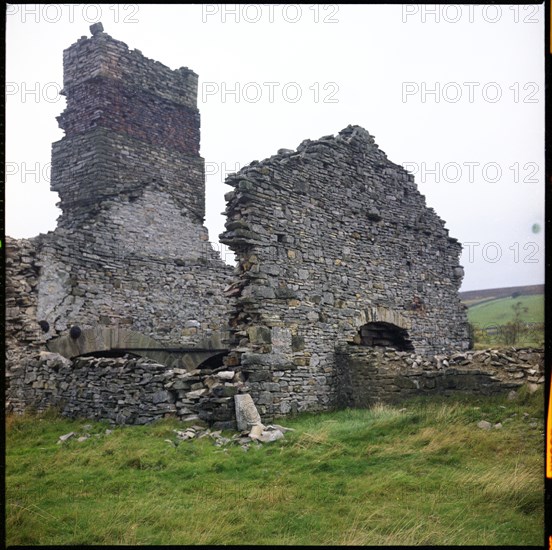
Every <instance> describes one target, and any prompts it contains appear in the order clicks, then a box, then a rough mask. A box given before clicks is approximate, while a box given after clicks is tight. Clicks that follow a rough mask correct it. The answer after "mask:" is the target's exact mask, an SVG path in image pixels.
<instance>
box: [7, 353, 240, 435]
mask: <svg viewBox="0 0 552 550" xmlns="http://www.w3.org/2000/svg"><path fill="white" fill-rule="evenodd" d="M240 391H244V385H243V382H242V378H241V376H240V374H239V373H236V372H232V371H227V370H225V369H223V368H222V369H221V368H219V369H201V371H200V370H194V371H190V372H189V371H186V370H185V369H176V368H175V369H172V368H169V367H167V366H166V365H162V364H159V363H155V362H153V361H151V360H149V359H144V358H138V357H129V356H126V357H117V358H109V357H79V358H76V359H74V360H72V361H71V360H69V359H66V358H65V357H62V356H61V355H58V354H57V353H49V352H44V351H42V352H39V353H35V354H34V355H33V356H32V357H29V358H27V359H26V361H24V362H22V363H21V364H20V365H19V366H18V367H17V372H16V376H14V377H13V383H12V385H11V389H10V392H9V394H8V397H7V402H6V405H7V410H8V411H10V412H13V413H22V412H24V411H25V410H29V409H33V410H35V411H44V410H46V409H48V408H49V407H55V408H58V409H59V410H60V412H61V414H63V415H64V416H68V417H71V418H89V419H96V420H109V421H110V422H113V423H117V424H147V423H149V422H153V421H155V420H159V419H161V418H165V417H167V416H171V417H176V418H178V419H180V420H185V421H190V422H196V423H197V422H200V421H203V422H204V423H206V424H209V425H212V426H214V427H215V428H224V429H232V428H235V427H236V426H235V410H234V398H233V396H234V395H235V394H237V393H238V392H240Z"/></svg>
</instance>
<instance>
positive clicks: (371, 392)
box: [336, 344, 544, 408]
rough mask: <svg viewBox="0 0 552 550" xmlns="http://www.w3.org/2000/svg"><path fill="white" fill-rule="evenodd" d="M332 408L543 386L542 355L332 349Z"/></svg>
mask: <svg viewBox="0 0 552 550" xmlns="http://www.w3.org/2000/svg"><path fill="white" fill-rule="evenodd" d="M336 364H337V372H338V376H337V380H338V406H339V407H354V408H357V407H370V406H372V405H374V404H375V403H378V402H388V403H397V402H400V401H402V400H404V399H405V398H408V397H414V396H418V395H426V396H427V395H436V394H440V395H451V394H453V393H458V392H461V393H469V394H480V395H493V394H498V393H504V392H505V391H508V390H510V391H511V390H515V389H518V388H519V387H520V386H522V385H524V384H529V387H530V389H531V390H534V389H536V387H537V385H538V384H543V383H544V355H543V352H542V350H534V349H515V348H507V349H500V350H481V351H469V352H462V353H454V354H452V355H448V356H445V355H441V356H436V357H431V358H424V357H421V356H420V355H416V354H415V353H407V352H399V351H396V350H392V349H387V350H377V349H373V348H367V347H364V346H351V345H347V344H345V345H342V346H339V347H338V349H337V350H336Z"/></svg>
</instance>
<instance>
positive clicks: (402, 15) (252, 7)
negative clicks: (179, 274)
mask: <svg viewBox="0 0 552 550" xmlns="http://www.w3.org/2000/svg"><path fill="white" fill-rule="evenodd" d="M236 8H237V12H235V13H232V12H231V10H234V9H236ZM435 8H436V9H437V13H432V12H431V10H435ZM98 20H101V21H102V23H103V25H104V29H105V31H106V32H107V33H108V34H110V35H111V36H112V37H113V38H115V39H117V40H122V41H123V42H125V43H126V44H127V45H128V46H129V47H130V48H131V49H134V48H137V49H139V50H141V51H142V53H143V54H144V55H145V56H146V57H149V58H152V59H155V60H158V61H160V62H162V63H163V64H165V65H167V66H169V67H170V68H171V69H177V68H178V67H181V66H187V67H189V68H191V69H193V70H194V71H195V72H196V73H197V74H198V75H199V94H198V95H199V97H198V107H199V110H200V113H201V132H202V133H201V155H202V156H203V157H204V158H205V161H206V170H207V184H206V189H207V199H206V201H207V203H206V207H207V215H206V226H207V227H208V229H209V235H210V238H211V241H213V242H214V243H217V244H216V245H215V246H217V247H219V249H220V250H221V252H222V255H223V257H225V256H226V257H227V259H229V258H231V257H232V254H231V253H230V252H229V251H227V250H225V249H223V247H222V246H220V245H218V235H219V234H220V233H221V232H222V231H223V230H224V216H223V215H222V214H221V213H222V212H223V211H224V208H225V201H224V194H225V193H226V192H228V191H229V190H230V188H229V187H227V186H226V185H224V183H223V182H224V172H233V171H235V170H236V169H238V168H240V167H241V166H244V165H246V164H249V162H251V161H252V160H262V159H264V158H267V157H269V156H271V155H273V154H275V153H276V151H277V150H278V149H280V148H289V149H295V148H296V147H297V146H298V145H299V143H300V142H301V141H303V140H304V139H307V138H309V139H318V138H320V137H322V136H324V135H328V134H336V133H337V132H339V131H340V130H341V129H343V128H344V127H345V126H347V125H348V124H358V125H360V126H363V127H364V128H366V129H367V130H368V131H369V132H370V133H371V134H372V135H374V136H375V138H376V142H377V143H378V145H379V146H380V148H381V149H382V150H383V151H385V152H386V153H387V156H388V158H389V159H390V160H391V161H393V162H395V163H397V164H401V165H403V166H405V168H407V169H409V170H410V171H412V172H415V178H416V182H417V183H418V187H419V190H420V192H421V193H422V194H424V195H425V197H426V200H427V204H428V206H430V207H433V208H434V209H435V210H436V212H437V213H438V214H439V216H440V217H441V218H443V219H444V220H445V221H446V226H447V228H448V229H449V230H450V234H451V236H453V237H456V238H457V239H458V240H459V241H460V242H461V243H463V244H464V252H463V255H462V258H461V262H460V263H461V264H462V265H463V266H464V268H465V273H466V275H465V277H464V282H463V285H462V288H461V290H474V289H483V288H493V287H503V286H516V285H525V284H539V283H542V282H543V281H544V236H543V226H544V7H543V5H540V6H506V5H502V6H467V5H456V6H452V5H451V6H437V7H435V6H430V5H418V4H405V5H403V6H396V5H367V6H355V5H346V6H344V5H332V4H326V5H307V4H302V5H293V4H292V5H286V4H280V5H274V6H271V7H269V5H267V4H246V5H231V4H228V5H220V4H206V5H180V6H179V5H163V6H159V5H143V4H50V5H33V4H28V5H17V4H12V5H10V6H8V11H7V43H6V50H7V58H6V59H7V65H6V80H7V88H6V89H7V110H6V111H7V114H6V118H7V120H6V122H7V125H6V138H7V139H6V141H7V145H6V160H7V173H8V177H7V182H6V233H7V234H8V235H10V236H12V237H32V236H34V235H37V234H39V233H45V232H47V231H50V230H53V229H54V228H55V226H56V218H57V216H58V215H59V210H58V209H57V208H56V207H55V203H56V202H57V201H58V200H59V199H58V196H57V193H52V192H50V190H49V163H50V154H51V143H52V142H54V141H57V140H59V139H61V138H62V137H63V132H62V131H61V130H60V129H59V128H58V126H57V121H56V119H55V117H56V116H57V115H59V114H60V113H61V112H62V111H63V109H64V108H65V99H64V98H63V97H62V96H58V94H57V92H58V91H59V89H61V84H62V80H63V66H62V53H63V50H64V49H65V48H67V47H69V46H70V45H71V44H73V43H74V42H75V41H76V40H77V39H78V38H79V37H80V36H83V35H86V36H90V31H89V25H90V24H91V23H94V22H96V21H98ZM268 83H273V84H268ZM232 90H236V91H237V92H238V93H237V94H236V93H232ZM432 90H433V93H432ZM435 91H437V93H435ZM271 92H272V93H271ZM298 94H300V98H299V99H298V100H297V101H295V99H296V98H297V97H298ZM436 169H437V173H438V176H437V177H438V179H439V181H436V175H435V170H436ZM470 243H471V244H470Z"/></svg>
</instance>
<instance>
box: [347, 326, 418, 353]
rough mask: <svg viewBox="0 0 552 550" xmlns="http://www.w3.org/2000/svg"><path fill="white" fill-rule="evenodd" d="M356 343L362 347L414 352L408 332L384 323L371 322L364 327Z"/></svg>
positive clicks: (356, 338) (361, 328)
mask: <svg viewBox="0 0 552 550" xmlns="http://www.w3.org/2000/svg"><path fill="white" fill-rule="evenodd" d="M354 343H355V344H358V345H360V346H369V347H376V348H377V347H389V348H394V349H396V350H398V351H414V346H413V345H412V342H411V341H410V336H409V334H408V331H407V330H406V329H404V328H401V327H399V326H397V325H394V324H393V323H387V322H384V321H371V322H369V323H366V324H365V325H362V326H361V327H360V329H359V332H358V335H357V336H356V337H355V341H354Z"/></svg>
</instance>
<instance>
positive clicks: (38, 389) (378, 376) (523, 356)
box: [7, 344, 544, 429]
mask: <svg viewBox="0 0 552 550" xmlns="http://www.w3.org/2000/svg"><path fill="white" fill-rule="evenodd" d="M336 364H337V366H336V368H337V373H338V375H337V383H338V386H337V392H338V399H337V403H336V406H337V407H338V408H343V407H369V406H372V405H374V404H375V403H378V402H390V403H399V402H401V401H403V400H405V399H407V398H410V397H413V396H417V395H425V396H431V395H452V394H453V393H458V392H460V393H462V392H463V393H470V394H473V393H479V394H481V395H494V394H498V393H504V392H508V391H512V390H516V389H518V388H520V387H521V386H522V385H523V384H528V385H529V389H530V390H531V391H533V390H534V389H535V388H537V387H538V385H539V384H543V383H544V375H543V353H542V350H530V349H519V350H516V349H508V350H485V351H479V352H468V353H456V354H453V355H450V356H438V357H435V358H431V359H427V358H422V357H421V356H419V355H416V354H409V353H402V352H397V351H395V350H383V351H380V350H374V349H369V348H366V347H361V346H350V345H347V344H345V345H343V346H338V348H337V350H336ZM13 374H14V376H13V380H12V384H11V388H10V391H9V393H8V398H7V409H8V411H11V412H15V413H21V412H23V411H25V410H28V409H29V408H32V409H34V410H36V411H43V410H46V409H47V408H49V407H57V408H58V409H59V410H60V411H61V413H62V414H63V415H64V416H68V417H71V418H89V419H97V420H99V419H107V420H109V421H110V422H113V423H117V424H146V423H149V422H153V421H155V420H159V419H161V418H165V417H167V416H171V417H176V418H178V419H181V420H184V421H188V422H194V423H198V422H199V421H203V422H205V423H206V424H209V425H210V426H213V427H215V428H217V429H235V428H236V419H235V407H234V396H235V395H237V394H241V393H248V392H249V389H250V387H249V384H247V383H246V382H245V377H244V375H243V373H242V372H240V370H239V369H238V370H232V369H227V368H225V367H221V368H215V369H196V370H193V371H187V370H185V369H179V368H169V367H167V366H166V365H162V364H159V363H156V362H153V361H152V360H150V359H144V358H137V357H129V356H125V357H119V358H108V357H103V358H102V357H79V358H76V359H74V360H72V361H70V360H68V359H66V358H64V357H62V356H61V355H58V354H56V353H49V352H43V351H42V352H35V353H34V354H29V355H28V356H27V357H26V358H25V360H24V361H22V362H21V363H20V364H19V365H18V366H17V367H16V369H15V370H14V371H13ZM275 377H281V378H282V379H286V373H283V372H282V373H279V374H277V373H276V374H275ZM287 378H288V379H289V383H290V384H291V383H293V380H292V379H293V375H290V374H288V375H287ZM297 380H298V382H299V384H301V383H304V384H309V380H308V379H306V378H301V377H300V376H299V377H297ZM317 383H319V381H317V380H316V379H314V381H313V382H312V385H316V384H317ZM313 395H314V394H313ZM284 402H285V401H284ZM307 403H312V401H310V400H309V401H308V402H307ZM256 404H257V406H258V407H259V406H260V405H262V400H260V401H259V400H258V401H257V403H256ZM319 405H321V408H327V406H325V404H324V403H321V404H319ZM322 405H324V407H322ZM290 412H295V411H293V410H289V411H282V414H287V413H290ZM266 419H267V416H266V415H263V416H262V420H263V421H264V420H266Z"/></svg>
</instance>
